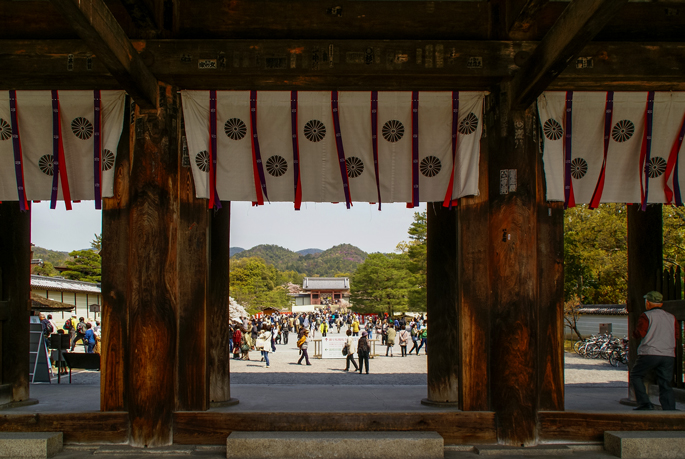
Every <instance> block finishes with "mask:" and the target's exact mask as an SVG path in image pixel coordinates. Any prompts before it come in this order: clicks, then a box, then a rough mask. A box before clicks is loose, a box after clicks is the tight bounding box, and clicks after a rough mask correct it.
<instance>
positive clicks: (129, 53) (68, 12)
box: [51, 0, 157, 108]
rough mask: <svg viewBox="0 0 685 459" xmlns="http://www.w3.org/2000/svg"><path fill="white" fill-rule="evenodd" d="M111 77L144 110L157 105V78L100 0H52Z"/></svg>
mask: <svg viewBox="0 0 685 459" xmlns="http://www.w3.org/2000/svg"><path fill="white" fill-rule="evenodd" d="M51 2H52V4H53V5H54V6H55V7H56V8H57V9H58V10H59V11H60V12H61V13H62V15H63V16H64V17H65V18H66V20H67V22H69V24H70V25H71V26H72V27H73V28H74V30H76V33H78V35H79V36H80V37H81V39H82V40H83V41H85V42H86V43H87V44H88V47H89V48H90V49H91V50H93V52H94V53H95V55H97V56H98V57H99V58H100V59H101V60H102V62H103V63H104V65H105V67H107V70H109V72H110V74H111V75H112V76H113V77H114V78H115V79H116V80H117V81H118V82H119V84H121V87H122V88H124V89H125V90H126V91H127V92H128V93H129V94H130V95H131V96H132V97H133V98H134V99H135V100H136V103H138V104H139V105H140V106H141V107H144V108H154V107H156V106H157V79H156V78H155V77H154V75H152V73H150V71H149V70H148V68H147V67H146V66H145V64H144V63H143V61H142V59H141V58H140V56H139V55H138V54H137V53H136V52H135V50H134V49H133V46H132V45H131V42H130V41H129V38H128V36H127V35H126V32H124V30H123V29H122V28H121V26H120V25H119V23H118V22H117V20H116V18H115V17H114V15H113V14H112V12H111V11H110V10H109V8H107V5H106V4H105V3H104V1H103V0H51Z"/></svg>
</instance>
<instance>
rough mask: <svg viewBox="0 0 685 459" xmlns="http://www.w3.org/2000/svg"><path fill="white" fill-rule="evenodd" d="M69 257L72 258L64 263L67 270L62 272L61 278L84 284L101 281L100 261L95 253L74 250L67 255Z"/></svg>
mask: <svg viewBox="0 0 685 459" xmlns="http://www.w3.org/2000/svg"><path fill="white" fill-rule="evenodd" d="M69 256H70V257H72V258H71V259H70V260H67V261H66V263H65V264H66V266H67V268H69V269H68V270H67V271H63V272H62V276H64V277H66V278H67V279H72V280H79V281H85V282H100V281H101V260H100V255H99V254H98V253H97V252H93V251H92V250H74V251H73V252H70V253H69Z"/></svg>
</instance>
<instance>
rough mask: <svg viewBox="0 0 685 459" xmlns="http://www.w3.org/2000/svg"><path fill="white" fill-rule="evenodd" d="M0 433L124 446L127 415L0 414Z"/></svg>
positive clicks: (121, 413)
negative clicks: (49, 434) (54, 434)
mask: <svg viewBox="0 0 685 459" xmlns="http://www.w3.org/2000/svg"><path fill="white" fill-rule="evenodd" d="M0 432H62V433H63V434H64V443H66V444H70V443H126V442H127V441H128V434H129V421H128V413H125V412H109V413H99V412H89V413H50V414H38V413H37V414H0Z"/></svg>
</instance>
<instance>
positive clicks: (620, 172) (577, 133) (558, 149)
mask: <svg viewBox="0 0 685 459" xmlns="http://www.w3.org/2000/svg"><path fill="white" fill-rule="evenodd" d="M648 98H649V93H647V92H613V93H607V92H581V91H575V92H573V94H568V93H566V92H556V91H553V92H545V93H543V94H542V95H541V96H540V97H539V98H538V110H539V113H540V124H541V127H542V141H543V161H544V170H545V179H546V184H547V196H546V197H547V200H548V201H564V200H565V195H564V187H565V185H566V184H565V178H564V177H565V173H566V167H568V169H569V171H570V177H571V186H572V190H573V196H574V198H575V203H576V204H590V203H591V202H592V199H593V196H596V197H597V199H598V203H640V202H641V200H642V197H641V185H640V181H641V177H640V175H641V172H642V182H643V185H642V186H643V190H647V198H646V202H647V203H669V199H668V198H667V195H668V194H669V193H667V190H668V189H670V190H672V191H674V192H675V193H674V194H675V195H674V196H673V193H671V194H672V197H671V201H670V202H671V203H679V202H680V203H682V200H681V197H680V193H679V189H680V186H681V184H682V183H684V181H685V165H683V164H682V163H683V159H684V158H683V154H682V141H681V142H680V144H678V140H679V138H680V136H681V135H682V132H683V123H684V122H685V93H676V92H656V93H654V99H653V100H654V102H653V109H652V110H651V113H648V111H649V110H648V105H649V103H648ZM568 100H570V101H571V103H570V104H569V102H568ZM608 100H610V101H611V103H608V102H607V101H608ZM648 115H649V116H648ZM568 116H570V117H571V123H570V125H571V127H572V130H571V132H570V133H569V132H566V127H567V126H568V123H567V121H568V118H567V117H568ZM648 119H651V135H647V134H648V133H647V132H646V129H647V120H648ZM569 134H570V138H569V139H567V136H568V135H569ZM605 136H606V138H607V148H606V163H605V159H604V155H605ZM648 137H649V138H648ZM648 141H649V142H648ZM569 147H570V152H567V150H568V149H569ZM674 147H675V149H674ZM566 153H570V154H569V156H568V158H565V154H566ZM641 157H642V158H644V159H643V161H644V165H641ZM679 158H680V160H679ZM567 161H568V163H567ZM603 164H605V167H604V173H602V165H603ZM600 182H603V187H602V186H600V185H598V184H600ZM647 182H648V183H647Z"/></svg>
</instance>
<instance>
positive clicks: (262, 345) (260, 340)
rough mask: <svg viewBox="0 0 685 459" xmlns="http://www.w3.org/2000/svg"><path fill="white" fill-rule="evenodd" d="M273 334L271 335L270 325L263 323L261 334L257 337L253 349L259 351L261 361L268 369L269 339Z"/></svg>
mask: <svg viewBox="0 0 685 459" xmlns="http://www.w3.org/2000/svg"><path fill="white" fill-rule="evenodd" d="M272 336H273V334H272V333H271V325H269V324H267V323H264V324H263V325H262V332H261V333H260V334H259V336H258V337H257V341H256V342H255V349H257V350H258V351H261V353H262V360H263V361H264V362H266V367H265V368H269V348H270V347H271V338H272Z"/></svg>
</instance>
